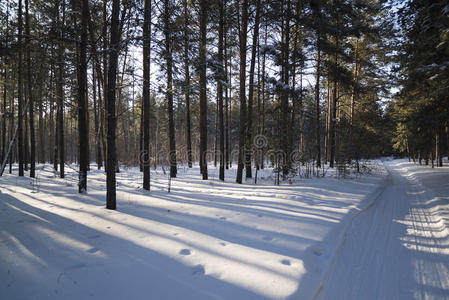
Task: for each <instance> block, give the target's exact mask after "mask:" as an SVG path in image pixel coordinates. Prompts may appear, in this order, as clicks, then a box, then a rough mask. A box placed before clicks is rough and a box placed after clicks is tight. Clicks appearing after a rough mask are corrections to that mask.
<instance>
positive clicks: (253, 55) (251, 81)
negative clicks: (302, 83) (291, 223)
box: [245, 0, 261, 178]
mask: <svg viewBox="0 0 449 300" xmlns="http://www.w3.org/2000/svg"><path fill="white" fill-rule="evenodd" d="M260 7H261V6H260V0H257V2H256V16H255V19H254V32H253V44H252V46H251V64H250V67H249V91H248V117H247V122H248V124H247V129H246V140H245V142H246V152H245V155H246V157H245V169H246V178H252V177H253V175H252V170H251V152H252V141H253V136H252V135H253V97H254V69H255V66H256V51H257V41H258V39H259V20H260Z"/></svg>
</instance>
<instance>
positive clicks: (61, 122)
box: [55, 4, 65, 178]
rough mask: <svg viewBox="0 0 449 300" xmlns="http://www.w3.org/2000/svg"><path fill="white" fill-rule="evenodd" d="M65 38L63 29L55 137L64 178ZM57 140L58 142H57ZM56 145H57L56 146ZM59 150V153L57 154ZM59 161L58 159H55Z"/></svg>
mask: <svg viewBox="0 0 449 300" xmlns="http://www.w3.org/2000/svg"><path fill="white" fill-rule="evenodd" d="M62 5H63V7H62V9H61V11H62V21H61V22H60V20H59V10H58V16H57V19H58V20H57V23H58V25H59V26H60V28H62V27H63V24H64V23H65V20H64V11H65V7H64V4H62ZM63 39H64V34H63V31H62V30H61V36H60V41H59V44H58V75H57V76H58V79H57V80H56V98H57V101H58V108H57V110H58V113H57V123H58V124H57V126H56V129H57V134H56V136H57V137H55V143H57V144H58V147H57V148H58V150H57V151H55V157H56V155H57V154H59V177H61V178H64V163H65V149H64V90H63V84H64V82H63V80H64V77H63V75H64V48H63V47H64V46H63V42H62V40H63ZM56 141H57V142H56ZM55 147H56V146H55ZM56 152H57V154H56ZM55 160H56V161H57V159H55Z"/></svg>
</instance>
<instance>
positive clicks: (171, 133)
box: [164, 0, 177, 177]
mask: <svg viewBox="0 0 449 300" xmlns="http://www.w3.org/2000/svg"><path fill="white" fill-rule="evenodd" d="M169 3H170V1H169V0H165V5H164V35H165V56H166V57H165V59H166V64H167V90H166V97H167V109H168V139H169V149H170V152H169V157H168V159H169V163H170V177H176V173H177V168H176V143H175V122H174V118H173V57H172V55H173V54H172V45H171V44H172V40H171V28H170V7H169Z"/></svg>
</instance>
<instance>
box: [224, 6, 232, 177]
mask: <svg viewBox="0 0 449 300" xmlns="http://www.w3.org/2000/svg"><path fill="white" fill-rule="evenodd" d="M224 10H225V12H224V14H225V17H224V25H223V26H224V33H223V34H224V63H225V65H224V76H225V77H224V80H225V82H226V85H225V121H226V122H225V128H224V130H225V162H226V164H225V165H226V170H227V169H229V164H230V156H231V143H230V140H229V138H230V133H229V131H230V130H229V129H230V124H229V96H230V95H229V94H230V86H229V80H228V79H229V76H228V23H227V21H226V18H227V1H226V2H225V3H224Z"/></svg>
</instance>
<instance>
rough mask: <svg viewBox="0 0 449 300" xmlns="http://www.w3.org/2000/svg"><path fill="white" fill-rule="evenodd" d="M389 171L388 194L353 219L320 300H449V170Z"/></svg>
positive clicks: (392, 165)
mask: <svg viewBox="0 0 449 300" xmlns="http://www.w3.org/2000/svg"><path fill="white" fill-rule="evenodd" d="M386 166H387V169H388V173H389V175H388V180H387V183H386V185H385V188H384V190H383V191H382V193H381V194H380V195H379V197H378V198H377V199H376V200H375V201H374V203H373V205H372V206H371V207H370V208H369V209H367V210H365V211H363V212H361V213H360V214H359V215H358V216H356V217H355V218H354V220H353V222H352V223H351V226H350V227H349V228H348V230H347V232H346V234H345V239H344V240H343V243H342V245H341V247H340V248H339V250H338V253H337V255H336V256H335V257H334V259H333V263H332V264H331V268H330V269H329V271H328V272H327V274H326V276H325V277H324V279H323V281H322V284H321V285H320V286H319V288H318V290H317V296H318V297H316V298H317V299H367V300H369V299H373V300H376V299H449V229H448V228H449V227H448V226H449V168H448V167H444V168H436V169H432V168H430V167H424V166H419V165H413V164H411V163H409V162H407V161H405V160H399V161H392V162H389V163H387V164H386Z"/></svg>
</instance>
